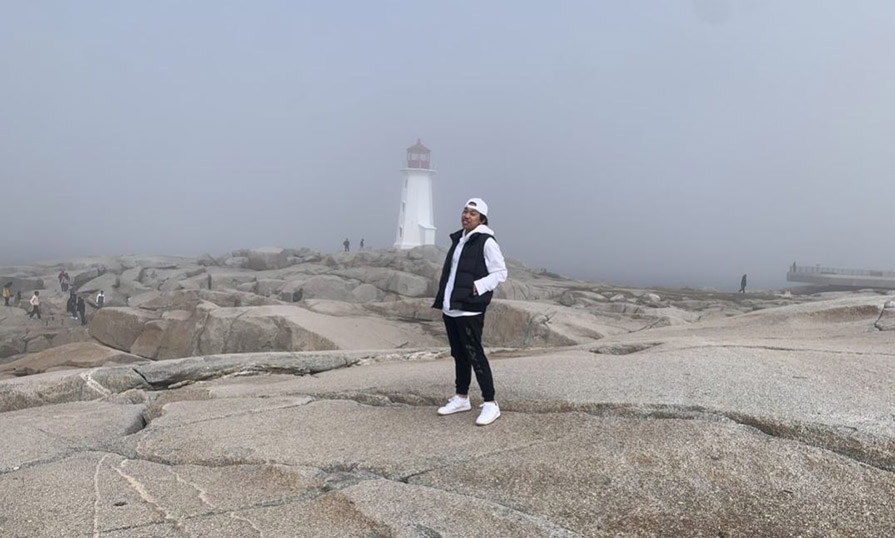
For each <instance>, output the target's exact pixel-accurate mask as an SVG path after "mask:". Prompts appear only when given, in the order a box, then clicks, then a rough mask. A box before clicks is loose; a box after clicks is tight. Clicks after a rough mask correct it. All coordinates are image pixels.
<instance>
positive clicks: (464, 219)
mask: <svg viewBox="0 0 895 538" xmlns="http://www.w3.org/2000/svg"><path fill="white" fill-rule="evenodd" d="M481 223H482V216H481V215H480V214H479V212H478V211H476V210H475V209H473V208H471V207H464V208H463V213H462V214H461V215H460V225H461V226H463V229H464V230H466V231H467V232H470V231H472V230H475V228H476V226H478V225H479V224H481Z"/></svg>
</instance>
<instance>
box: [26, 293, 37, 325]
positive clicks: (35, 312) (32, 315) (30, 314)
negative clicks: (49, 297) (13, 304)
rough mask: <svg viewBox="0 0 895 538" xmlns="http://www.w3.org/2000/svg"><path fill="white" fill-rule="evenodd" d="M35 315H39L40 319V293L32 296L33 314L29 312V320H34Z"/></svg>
mask: <svg viewBox="0 0 895 538" xmlns="http://www.w3.org/2000/svg"><path fill="white" fill-rule="evenodd" d="M35 314H36V315H37V319H40V292H39V291H35V292H34V295H32V296H31V312H28V317H29V318H34V316H35Z"/></svg>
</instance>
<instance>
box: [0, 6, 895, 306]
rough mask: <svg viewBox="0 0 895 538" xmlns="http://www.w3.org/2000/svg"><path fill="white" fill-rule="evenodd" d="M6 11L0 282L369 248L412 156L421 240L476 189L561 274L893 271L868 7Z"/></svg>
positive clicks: (882, 43) (383, 232) (615, 277)
mask: <svg viewBox="0 0 895 538" xmlns="http://www.w3.org/2000/svg"><path fill="white" fill-rule="evenodd" d="M5 8H6V9H5V10H4V11H5V16H4V18H3V19H2V20H0V45H2V46H0V67H2V70H0V72H2V73H3V74H2V84H0V178H2V183H3V185H4V187H5V189H4V191H5V192H4V196H3V200H4V203H3V206H2V209H0V215H2V217H0V222H2V223H3V224H4V228H5V230H6V232H5V233H4V234H3V238H2V239H0V266H10V265H19V264H25V263H33V262H38V261H41V260H51V259H69V258H76V257H85V256H91V255H125V254H131V253H155V254H170V255H199V254H202V253H205V252H208V253H211V254H214V255H219V254H223V253H225V252H228V251H231V250H235V249H240V248H252V247H260V246H282V247H289V248H299V247H308V248H312V249H315V250H321V251H324V252H335V251H337V250H339V249H340V248H341V242H342V240H343V239H344V238H345V237H346V236H347V237H349V238H350V239H351V242H352V247H355V246H356V245H357V244H358V242H359V240H360V239H361V237H363V238H364V239H365V242H366V245H367V246H368V247H370V248H389V247H390V246H391V245H392V244H393V243H394V240H395V230H396V227H397V218H398V206H399V204H400V199H399V197H400V190H401V175H400V172H399V169H400V168H401V167H402V166H403V159H404V151H405V149H406V147H408V146H410V145H412V144H413V143H414V142H416V140H417V138H421V139H422V142H423V143H424V144H426V145H427V146H428V147H430V148H431V149H432V155H433V164H434V167H435V168H436V169H437V170H438V173H437V175H436V176H435V214H436V222H435V224H436V226H437V227H438V240H437V242H438V244H439V245H441V246H446V245H447V242H448V238H447V236H448V234H449V233H451V232H452V231H454V230H456V229H458V228H459V223H458V220H459V213H460V210H461V208H462V205H463V203H464V202H465V201H466V199H468V198H470V197H482V198H484V199H485V200H486V201H487V202H488V204H489V206H490V208H491V209H490V214H489V219H490V220H491V227H492V228H493V229H494V230H495V232H496V237H497V239H498V241H499V242H500V245H501V248H502V250H503V252H504V254H505V255H506V256H507V257H510V258H514V259H517V260H520V261H522V262H523V263H525V264H527V265H528V266H530V267H533V268H546V269H549V270H551V271H555V272H558V273H561V274H564V275H568V276H570V277H573V278H580V279H587V280H594V281H607V282H617V283H623V284H631V285H643V286H692V287H716V288H718V289H724V290H734V291H735V290H736V289H737V288H738V286H739V279H740V276H741V275H742V274H744V273H746V274H748V275H749V283H750V287H752V288H782V287H788V286H789V285H788V284H787V283H786V281H785V274H786V269H787V267H788V266H789V265H791V264H792V263H793V262H797V263H799V264H800V265H815V264H823V265H826V266H835V267H851V268H866V269H881V270H892V269H895V252H892V251H891V250H890V249H888V248H886V243H884V242H882V241H879V240H878V239H877V237H879V236H883V237H885V236H886V235H887V232H889V231H890V229H891V223H892V222H893V219H892V218H891V216H890V214H891V213H892V212H893V204H892V201H893V200H895V182H893V181H892V180H891V178H890V177H889V174H890V173H891V172H890V171H891V170H893V169H895V152H893V151H892V150H891V149H890V148H888V145H889V141H890V140H892V139H893V138H895V137H893V135H895V107H893V106H892V105H891V103H890V101H891V98H890V96H891V95H893V90H895V66H893V65H892V62H891V61H890V59H889V57H888V53H889V51H891V50H892V48H893V45H895V34H893V33H892V32H891V28H893V27H895V4H892V3H889V2H882V1H879V0H874V1H867V2H861V3H859V4H856V3H846V2H841V1H829V0H821V1H810V2H809V1H807V0H799V1H794V2H788V3H785V4H781V3H777V2H771V1H768V0H757V1H754V2H740V1H734V0H686V1H684V0H681V1H676V2H669V3H664V4H652V3H650V4H648V3H645V2H626V3H593V2H584V1H576V2H566V3H562V4H560V5H554V6H549V7H548V6H546V5H543V4H538V3H510V2H493V3H487V4H481V3H472V2H458V3H451V4H444V5H436V4H433V5H425V4H420V3H413V2H395V3H391V4H389V5H388V6H387V7H383V6H380V5H372V4H367V3H360V2H355V3H352V2H346V3H340V4H331V5H318V4H311V3H309V4H302V3H291V2H284V1H277V2H268V3H264V4H259V5H252V6H249V5H248V4H245V5H240V4H235V3H219V2H215V3H211V2H196V3H190V4H189V5H184V4H180V3H176V2H170V1H163V2H155V3H152V4H140V5H136V4H122V3H114V2H89V3H78V4H76V5H75V4H70V3H64V2H40V3H17V4H9V5H6V6H5ZM885 222H890V224H889V225H886V224H885ZM511 276H512V275H511Z"/></svg>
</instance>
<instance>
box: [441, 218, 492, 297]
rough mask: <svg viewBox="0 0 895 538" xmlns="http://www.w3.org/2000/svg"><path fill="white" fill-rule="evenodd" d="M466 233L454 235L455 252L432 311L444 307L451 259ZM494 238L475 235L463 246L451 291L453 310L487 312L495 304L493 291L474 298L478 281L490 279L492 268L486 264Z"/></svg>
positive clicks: (446, 261) (448, 259) (443, 273)
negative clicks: (492, 300)
mask: <svg viewBox="0 0 895 538" xmlns="http://www.w3.org/2000/svg"><path fill="white" fill-rule="evenodd" d="M461 237H463V230H458V231H456V232H454V233H452V234H451V242H452V244H451V249H450V250H449V251H448V253H447V257H446V258H445V259H444V268H442V270H441V281H440V283H439V284H438V295H436V296H435V304H433V305H432V308H438V309H439V310H440V309H442V308H444V288H445V286H447V281H448V278H449V277H450V275H451V260H453V259H454V251H455V250H456V249H457V244H458V243H460V238H461ZM493 237H494V236H492V235H490V234H484V233H474V234H472V236H470V238H469V239H468V240H467V241H466V243H465V244H464V245H463V251H462V252H460V259H459V260H458V261H457V275H456V276H455V277H454V291H453V292H451V299H450V306H451V309H453V310H464V311H466V312H484V311H485V309H486V308H487V307H488V303H490V302H491V295H493V294H492V293H491V292H490V291H489V292H488V293H483V294H481V295H473V294H472V291H473V287H474V283H475V281H476V280H478V279H480V278H484V277H486V276H488V267H487V266H486V265H485V241H487V240H488V239H489V238H493Z"/></svg>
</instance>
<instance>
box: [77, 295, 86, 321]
mask: <svg viewBox="0 0 895 538" xmlns="http://www.w3.org/2000/svg"><path fill="white" fill-rule="evenodd" d="M77 307H78V319H79V320H81V325H87V304H86V303H85V302H84V298H83V297H81V296H78V302H77Z"/></svg>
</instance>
